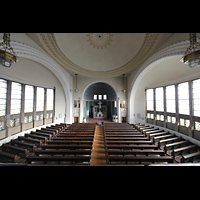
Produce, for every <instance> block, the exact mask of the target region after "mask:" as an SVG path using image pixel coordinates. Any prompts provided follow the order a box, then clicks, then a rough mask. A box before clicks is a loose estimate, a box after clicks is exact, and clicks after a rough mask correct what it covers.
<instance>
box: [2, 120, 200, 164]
mask: <svg viewBox="0 0 200 200" xmlns="http://www.w3.org/2000/svg"><path fill="white" fill-rule="evenodd" d="M198 163H200V148H199V147H198V146H197V145H195V144H193V143H191V142H189V141H187V140H185V139H183V138H182V137H180V136H176V135H174V134H172V133H169V132H165V131H164V130H160V129H158V128H154V127H153V126H149V125H145V124H132V125H130V124H127V123H112V122H104V123H103V125H98V124H96V123H75V124H71V125H67V124H63V123H61V124H55V125H51V126H46V128H41V129H40V130H39V129H37V130H36V131H32V132H31V133H26V134H25V135H24V136H19V137H18V138H17V139H14V140H11V141H10V142H9V143H6V144H3V145H2V146H1V147H0V166H2V165H23V166H167V165H181V166H182V165H183V166H184V165H189V164H191V165H194V164H197V165H198Z"/></svg>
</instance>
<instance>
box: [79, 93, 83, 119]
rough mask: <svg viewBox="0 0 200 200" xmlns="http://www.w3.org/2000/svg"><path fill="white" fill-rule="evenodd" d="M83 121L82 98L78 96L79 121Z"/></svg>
mask: <svg viewBox="0 0 200 200" xmlns="http://www.w3.org/2000/svg"><path fill="white" fill-rule="evenodd" d="M82 122H83V100H82V98H81V97H80V116H79V123H82Z"/></svg>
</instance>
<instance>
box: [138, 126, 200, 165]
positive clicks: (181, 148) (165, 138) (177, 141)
mask: <svg viewBox="0 0 200 200" xmlns="http://www.w3.org/2000/svg"><path fill="white" fill-rule="evenodd" d="M134 127H135V128H136V130H138V131H140V132H141V133H142V134H143V135H144V136H145V137H147V138H149V139H150V140H152V141H153V143H154V144H156V145H157V146H158V148H159V149H161V150H163V151H164V153H165V155H168V156H171V157H172V158H173V161H174V163H198V162H200V148H199V147H198V146H197V145H196V144H193V143H191V142H190V141H188V140H185V139H183V138H182V137H180V136H177V135H175V134H173V133H170V132H168V131H164V130H160V129H159V128H155V127H153V126H152V127H150V126H149V125H145V124H135V125H134Z"/></svg>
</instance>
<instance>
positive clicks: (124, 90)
mask: <svg viewBox="0 0 200 200" xmlns="http://www.w3.org/2000/svg"><path fill="white" fill-rule="evenodd" d="M122 76H123V89H122V92H124V93H125V92H126V89H125V80H124V78H125V74H122Z"/></svg>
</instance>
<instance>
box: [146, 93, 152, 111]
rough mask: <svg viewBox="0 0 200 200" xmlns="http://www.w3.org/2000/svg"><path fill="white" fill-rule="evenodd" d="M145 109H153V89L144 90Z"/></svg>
mask: <svg viewBox="0 0 200 200" xmlns="http://www.w3.org/2000/svg"><path fill="white" fill-rule="evenodd" d="M146 97H147V110H154V102H153V89H148V90H146Z"/></svg>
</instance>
